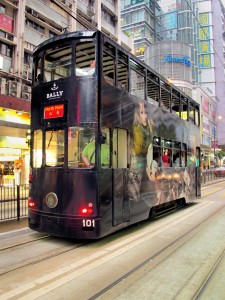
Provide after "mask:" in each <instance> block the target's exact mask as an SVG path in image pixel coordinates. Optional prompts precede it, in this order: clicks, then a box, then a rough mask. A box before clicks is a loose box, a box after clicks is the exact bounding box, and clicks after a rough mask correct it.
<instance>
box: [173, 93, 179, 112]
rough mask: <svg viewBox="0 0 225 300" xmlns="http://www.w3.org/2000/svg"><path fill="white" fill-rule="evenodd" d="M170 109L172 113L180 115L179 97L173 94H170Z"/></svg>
mask: <svg viewBox="0 0 225 300" xmlns="http://www.w3.org/2000/svg"><path fill="white" fill-rule="evenodd" d="M171 109H172V113H174V114H176V115H178V116H180V99H179V98H178V97H177V96H175V95H172V102H171Z"/></svg>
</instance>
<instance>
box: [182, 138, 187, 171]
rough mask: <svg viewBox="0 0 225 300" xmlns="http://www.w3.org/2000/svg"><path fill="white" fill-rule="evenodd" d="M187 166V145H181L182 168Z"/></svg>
mask: <svg viewBox="0 0 225 300" xmlns="http://www.w3.org/2000/svg"><path fill="white" fill-rule="evenodd" d="M186 165H187V145H186V144H181V167H186Z"/></svg>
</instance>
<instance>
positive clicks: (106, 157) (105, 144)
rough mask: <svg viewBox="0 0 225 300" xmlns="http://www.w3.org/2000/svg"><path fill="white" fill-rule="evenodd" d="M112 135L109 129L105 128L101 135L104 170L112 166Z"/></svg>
mask: <svg viewBox="0 0 225 300" xmlns="http://www.w3.org/2000/svg"><path fill="white" fill-rule="evenodd" d="M109 141H110V135H109V129H108V128H104V129H102V133H101V141H100V142H101V148H100V149H101V150H100V151H101V166H102V167H103V168H108V167H109V166H110V146H109Z"/></svg>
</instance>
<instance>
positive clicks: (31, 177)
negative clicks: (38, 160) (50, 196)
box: [29, 174, 34, 183]
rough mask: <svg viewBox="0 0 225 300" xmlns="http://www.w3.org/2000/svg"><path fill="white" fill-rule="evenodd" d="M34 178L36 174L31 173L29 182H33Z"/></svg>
mask: <svg viewBox="0 0 225 300" xmlns="http://www.w3.org/2000/svg"><path fill="white" fill-rule="evenodd" d="M33 179H34V176H33V175H32V174H29V183H32V182H33Z"/></svg>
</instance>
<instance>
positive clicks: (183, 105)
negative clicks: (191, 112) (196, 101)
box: [180, 98, 188, 120]
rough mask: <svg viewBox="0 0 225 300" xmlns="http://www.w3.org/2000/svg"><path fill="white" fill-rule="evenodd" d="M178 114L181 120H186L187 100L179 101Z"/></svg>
mask: <svg viewBox="0 0 225 300" xmlns="http://www.w3.org/2000/svg"><path fill="white" fill-rule="evenodd" d="M180 113H181V119H183V120H187V116H188V105H187V100H186V99H184V98H183V99H182V100H181V106H180Z"/></svg>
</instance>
